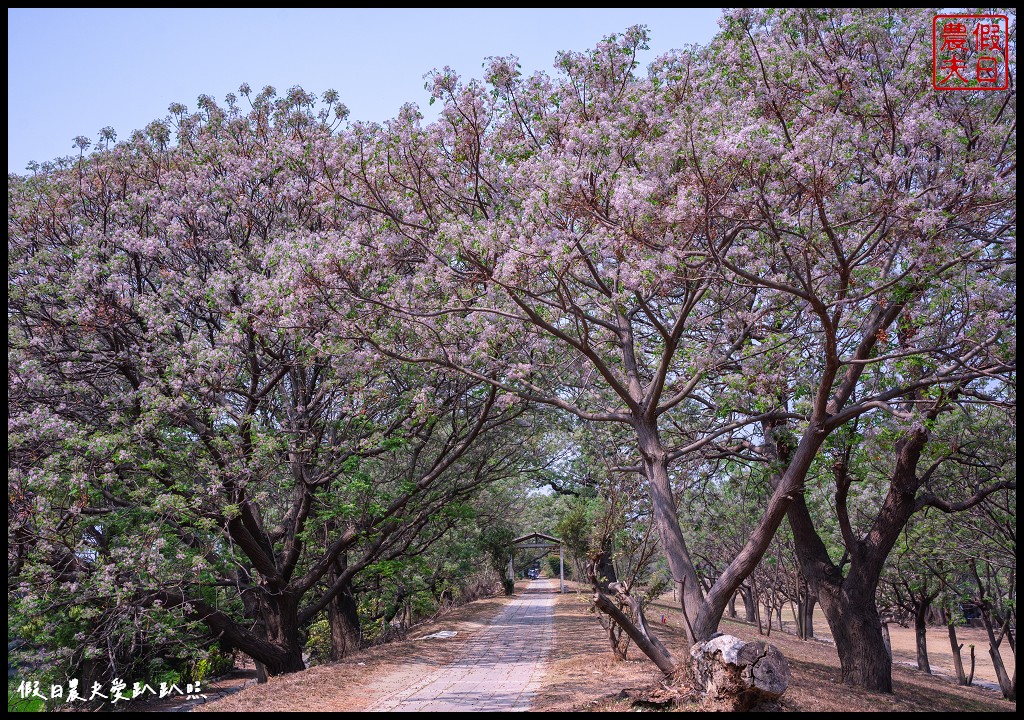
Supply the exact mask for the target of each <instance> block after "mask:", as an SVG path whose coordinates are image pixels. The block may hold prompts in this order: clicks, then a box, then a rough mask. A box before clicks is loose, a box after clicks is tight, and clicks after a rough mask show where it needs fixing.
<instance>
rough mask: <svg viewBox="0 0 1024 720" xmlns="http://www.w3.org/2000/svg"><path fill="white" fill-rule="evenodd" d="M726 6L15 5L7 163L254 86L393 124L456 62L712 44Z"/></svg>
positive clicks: (459, 66)
mask: <svg viewBox="0 0 1024 720" xmlns="http://www.w3.org/2000/svg"><path fill="white" fill-rule="evenodd" d="M719 15H720V11H719V10H717V9H706V10H666V9H643V8H637V9H610V10H505V9H502V10H483V9H481V10H407V9H406V10H402V9H390V10H389V9H381V10H359V9H348V10H294V9H278V10H145V9H137V10H89V9H75V10H66V9H64V10H59V9H41V10H36V9H32V10H26V9H8V11H7V20H8V23H7V60H8V65H7V68H8V69H7V81H8V84H7V120H8V125H7V152H8V160H7V168H8V171H9V172H18V173H21V172H25V165H26V164H27V163H28V162H29V161H30V160H36V161H44V160H52V159H53V158H56V157H59V156H62V155H68V154H71V153H72V152H76V151H74V150H73V148H72V138H74V137H75V136H76V135H85V136H87V137H90V138H93V139H95V138H96V137H97V135H98V130H99V129H100V128H102V127H104V126H107V125H110V126H113V127H114V129H115V130H116V131H117V133H118V137H120V138H122V139H123V138H127V137H128V135H129V134H130V133H131V131H132V130H134V129H137V128H141V127H144V126H145V125H146V124H148V123H149V122H150V121H152V120H154V119H156V118H160V117H163V116H164V115H166V114H167V106H168V105H169V104H170V103H171V102H175V101H176V102H181V103H184V104H185V105H187V106H189V107H190V108H191V107H195V101H196V97H197V96H199V95H200V94H203V93H205V94H207V95H211V96H213V97H215V98H216V99H217V100H218V101H220V100H222V99H223V97H224V95H225V94H227V93H229V92H235V91H236V90H237V88H238V86H239V85H240V84H241V83H242V82H248V83H249V84H250V85H251V86H252V87H253V89H254V90H258V89H259V88H262V87H263V86H265V85H273V86H274V87H275V88H277V90H278V92H282V91H284V90H287V89H288V88H289V87H292V86H293V85H301V86H302V87H303V88H305V89H306V90H308V91H311V92H314V93H318V94H319V93H322V92H323V91H324V90H327V89H328V88H334V89H336V90H337V91H338V92H339V94H340V96H341V99H342V101H343V102H344V103H345V104H346V105H348V107H349V109H350V110H351V113H352V114H351V118H352V119H353V120H374V121H381V120H385V119H387V118H389V117H392V116H393V115H394V114H395V113H396V111H397V110H398V108H399V107H400V106H401V105H402V104H403V103H405V102H416V103H417V104H419V105H420V107H421V109H422V110H423V111H424V114H425V115H427V116H428V117H430V116H431V115H430V113H429V111H428V108H427V101H428V96H427V93H426V91H425V90H424V89H423V82H424V80H423V74H424V73H426V72H427V71H429V70H431V69H433V68H435V67H438V68H439V67H443V66H444V65H450V66H451V67H453V68H455V69H456V70H457V71H459V72H460V73H462V74H463V75H465V76H473V77H479V76H480V75H481V72H482V71H481V64H482V63H483V60H484V58H485V57H487V56H490V55H508V54H515V55H518V56H519V57H520V59H521V62H522V64H523V68H524V70H526V71H533V70H539V69H543V70H549V69H550V68H551V66H552V63H553V62H554V58H555V53H556V52H557V51H558V50H570V49H571V50H583V49H586V48H589V47H593V45H594V44H595V43H596V42H597V41H598V40H600V39H601V37H603V36H605V35H608V34H609V33H613V32H621V31H622V30H625V29H626V28H627V27H629V26H630V25H634V24H646V25H647V26H648V27H649V28H650V31H651V51H650V52H649V53H647V57H645V58H643V59H644V64H646V63H647V62H649V61H650V60H652V59H653V58H654V57H656V56H657V55H659V54H661V53H662V52H664V51H666V50H669V49H672V48H677V47H681V46H683V45H686V44H689V43H701V44H703V43H706V42H708V40H710V39H711V37H712V36H713V35H714V33H715V32H716V31H717V29H718V26H717V19H718V17H719Z"/></svg>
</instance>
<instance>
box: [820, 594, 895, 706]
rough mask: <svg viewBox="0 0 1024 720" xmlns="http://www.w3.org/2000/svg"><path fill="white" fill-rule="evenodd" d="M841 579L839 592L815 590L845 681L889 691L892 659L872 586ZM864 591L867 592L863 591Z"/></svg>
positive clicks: (867, 687) (850, 683)
mask: <svg viewBox="0 0 1024 720" xmlns="http://www.w3.org/2000/svg"><path fill="white" fill-rule="evenodd" d="M850 585H851V583H849V582H846V583H843V584H842V586H841V587H840V588H838V592H834V593H830V592H820V593H818V604H820V605H821V609H822V612H824V613H825V617H826V618H827V619H828V626H829V628H830V629H831V630H832V637H833V639H834V640H835V643H836V652H837V653H838V654H839V664H840V666H841V668H842V671H841V678H842V681H843V683H845V684H846V685H853V686H856V687H862V688H866V689H868V690H875V691H877V692H885V693H891V692H892V659H891V658H890V656H889V651H888V650H887V649H886V647H885V641H884V640H883V638H882V621H881V619H880V618H879V616H878V609H877V608H876V607H875V588H874V587H870V588H862V587H856V586H854V588H855V589H851V588H850V587H849V586H850ZM865 591H867V592H865Z"/></svg>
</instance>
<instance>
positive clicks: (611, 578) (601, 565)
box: [594, 543, 619, 592]
mask: <svg viewBox="0 0 1024 720" xmlns="http://www.w3.org/2000/svg"><path fill="white" fill-rule="evenodd" d="M594 569H595V572H596V577H597V584H598V586H599V587H600V588H601V590H603V591H605V592H607V591H608V586H609V585H611V584H612V583H613V582H618V580H619V577H618V575H617V574H616V573H615V564H614V563H613V562H612V548H611V543H605V546H604V547H603V548H601V552H600V554H598V556H597V557H596V558H594Z"/></svg>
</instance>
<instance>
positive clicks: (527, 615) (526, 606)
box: [367, 580, 555, 712]
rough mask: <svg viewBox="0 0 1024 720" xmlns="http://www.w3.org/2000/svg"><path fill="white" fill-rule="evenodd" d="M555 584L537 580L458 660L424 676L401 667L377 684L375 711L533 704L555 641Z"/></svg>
mask: <svg viewBox="0 0 1024 720" xmlns="http://www.w3.org/2000/svg"><path fill="white" fill-rule="evenodd" d="M554 590H555V584H554V582H553V581H551V580H534V581H533V582H532V583H531V584H530V585H529V587H528V588H527V589H526V591H525V592H524V593H523V594H521V595H518V596H516V597H515V598H514V599H513V600H512V602H510V603H509V604H508V605H506V606H505V608H504V609H503V610H502V611H501V613H499V614H498V616H497V617H495V618H494V620H493V621H491V623H490V625H488V626H487V627H486V628H484V629H483V630H481V631H480V632H479V633H477V634H476V635H474V636H473V638H472V639H471V640H470V641H469V642H468V643H467V644H466V645H465V647H464V648H463V650H462V652H461V654H460V657H459V658H458V659H457V660H456V661H455V662H454V663H451V664H449V665H446V666H444V667H440V668H438V669H437V670H435V671H433V672H431V673H429V674H427V675H426V676H423V675H422V674H421V673H420V672H418V671H417V670H416V669H415V668H399V669H398V670H396V671H394V672H392V673H389V674H387V675H385V676H383V677H381V678H380V679H379V680H378V681H377V682H376V683H375V685H376V687H375V688H374V690H375V694H377V695H380V696H382V697H381V699H380V700H378V701H377V702H375V703H373V704H372V705H370V706H369V707H368V708H367V710H369V711H371V712H395V711H397V712H459V711H492V712H507V711H514V710H528V709H530V705H531V702H532V700H533V697H534V695H535V694H536V692H537V689H538V688H539V687H540V682H541V679H542V678H543V676H544V671H545V666H546V662H547V656H548V654H549V653H550V652H551V644H552V622H551V619H552V610H553V608H554V600H555V594H554Z"/></svg>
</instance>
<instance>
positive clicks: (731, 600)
mask: <svg viewBox="0 0 1024 720" xmlns="http://www.w3.org/2000/svg"><path fill="white" fill-rule="evenodd" d="M726 612H728V613H729V617H731V618H733V619H735V618H736V593H733V594H732V597H731V598H729V606H728V609H727V611H726Z"/></svg>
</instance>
